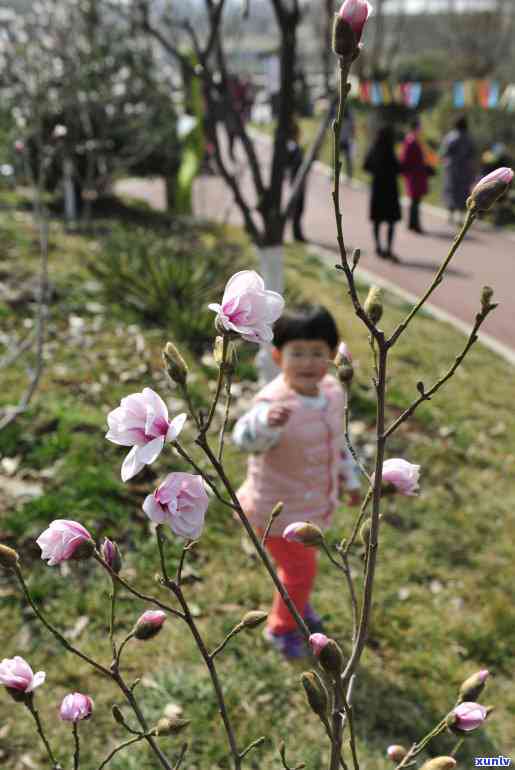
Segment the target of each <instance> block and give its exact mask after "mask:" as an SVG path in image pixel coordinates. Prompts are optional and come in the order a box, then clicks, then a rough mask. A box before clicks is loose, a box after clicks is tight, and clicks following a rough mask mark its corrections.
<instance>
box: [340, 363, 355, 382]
mask: <svg viewBox="0 0 515 770" xmlns="http://www.w3.org/2000/svg"><path fill="white" fill-rule="evenodd" d="M336 376H337V377H338V379H339V380H340V382H341V384H342V385H350V384H351V382H352V380H353V377H354V367H353V366H352V364H350V363H347V364H342V365H341V366H339V367H338V369H337V371H336Z"/></svg>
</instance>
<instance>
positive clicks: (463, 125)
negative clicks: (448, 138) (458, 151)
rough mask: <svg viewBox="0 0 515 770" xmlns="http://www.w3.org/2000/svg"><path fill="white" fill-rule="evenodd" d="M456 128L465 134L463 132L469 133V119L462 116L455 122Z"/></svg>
mask: <svg viewBox="0 0 515 770" xmlns="http://www.w3.org/2000/svg"><path fill="white" fill-rule="evenodd" d="M454 127H455V128H456V129H457V130H458V131H462V132H463V131H467V129H468V123H467V118H466V117H465V115H462V116H461V118H458V119H457V120H456V122H455V124H454Z"/></svg>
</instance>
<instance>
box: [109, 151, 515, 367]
mask: <svg viewBox="0 0 515 770" xmlns="http://www.w3.org/2000/svg"><path fill="white" fill-rule="evenodd" d="M236 173H238V174H239V175H240V176H241V179H242V182H243V184H244V189H245V191H246V194H247V196H248V198H249V200H251V194H252V186H251V184H250V178H249V176H248V174H247V173H246V171H245V166H244V165H243V162H242V166H241V167H240V168H237V169H236ZM247 182H248V183H247ZM331 184H332V183H331V181H330V179H329V178H328V174H327V170H326V168H325V167H324V166H322V164H318V163H317V164H316V165H315V168H314V169H313V170H312V172H311V174H310V176H309V182H308V191H307V197H306V207H305V215H304V232H305V234H306V237H307V238H309V240H310V241H311V242H312V243H313V244H316V245H317V246H320V247H323V248H324V249H326V250H329V251H330V252H333V254H331V253H327V252H325V254H326V256H327V258H328V261H329V262H330V263H331V264H333V263H335V262H337V261H338V256H337V243H336V234H335V233H336V230H335V224H334V213H333V208H332V199H331ZM118 189H119V190H120V191H121V192H124V193H125V194H130V195H135V196H137V197H140V198H145V199H146V200H148V201H149V202H150V203H151V204H152V205H154V206H156V207H159V208H161V207H163V204H164V191H163V185H162V184H161V182H160V181H159V180H155V181H152V180H127V181H125V182H122V183H120V185H118ZM341 206H342V211H343V218H344V234H345V238H346V245H347V247H349V246H352V247H359V248H360V249H361V255H362V256H361V260H360V268H361V272H362V277H363V279H364V280H365V281H366V282H369V281H371V280H376V279H379V280H383V281H385V282H386V283H385V285H386V286H387V287H388V286H390V287H391V288H392V289H394V290H395V289H397V288H398V289H400V290H401V291H402V292H404V293H406V292H407V293H408V294H407V298H408V299H410V298H412V297H418V296H420V295H421V294H423V292H424V291H425V289H426V288H427V286H428V284H429V283H430V281H431V277H432V275H433V274H434V272H435V270H436V269H437V268H438V266H439V265H440V263H441V262H442V260H443V259H444V258H445V256H446V254H447V251H448V248H449V246H450V243H451V241H452V238H453V237H454V234H455V229H453V228H452V227H451V226H450V225H448V224H447V221H446V216H445V212H443V211H440V210H439V209H434V208H433V207H429V206H426V207H424V208H423V212H422V224H423V227H424V228H425V230H426V231H427V234H426V235H424V236H420V235H416V234H413V233H411V232H409V231H408V230H407V229H406V227H405V226H404V224H403V223H400V224H399V225H398V227H397V232H396V240H395V252H396V253H397V254H398V256H399V258H400V259H401V260H402V262H401V264H398V265H396V264H393V263H390V262H387V261H385V260H382V259H378V258H377V257H376V256H375V253H374V243H373V238H372V232H371V227H370V223H369V221H368V193H367V190H366V189H363V188H362V187H361V186H360V187H354V186H352V187H349V186H348V185H346V184H342V191H341ZM194 207H195V213H196V214H197V215H198V216H200V217H205V218H209V219H218V220H223V221H230V222H231V223H237V224H241V217H240V215H239V212H238V210H237V207H236V206H235V205H234V204H233V202H232V195H231V193H230V192H229V190H228V189H227V188H226V187H225V185H224V183H223V182H222V181H221V179H220V178H219V177H217V176H205V177H201V178H199V179H198V181H197V183H196V186H195V194H194ZM359 272H360V270H359V269H358V271H357V274H358V277H359ZM485 284H488V285H490V286H492V287H493V288H494V299H495V301H496V302H499V307H498V308H497V309H496V310H495V311H494V312H493V313H492V314H491V315H490V316H489V317H488V318H487V320H486V322H485V324H484V325H483V327H482V329H483V333H482V335H480V337H481V339H482V341H483V342H484V343H485V344H487V345H489V347H492V348H494V349H496V350H497V351H498V352H499V353H501V354H502V355H503V356H504V357H505V358H507V359H508V360H510V361H511V362H512V363H514V364H515V237H514V236H513V234H510V233H507V232H503V231H497V230H493V229H490V228H487V227H486V226H484V225H482V224H481V223H479V224H477V225H476V224H474V225H473V226H472V230H470V231H469V234H468V235H467V237H466V239H465V241H464V242H463V244H462V245H461V247H460V249H459V250H458V252H457V253H456V255H455V257H454V258H453V261H452V262H451V265H450V267H449V269H448V271H447V273H446V277H445V279H444V281H443V282H442V283H441V284H440V286H439V287H438V288H437V289H436V290H435V292H434V293H433V295H432V296H431V306H432V308H433V309H434V310H435V311H436V312H437V314H440V316H441V317H443V318H444V319H446V320H450V321H451V322H454V323H455V325H457V326H458V327H459V328H462V329H463V330H464V331H466V329H467V328H468V327H470V324H471V323H472V321H473V319H474V316H475V314H476V312H477V310H478V308H479V297H480V294H481V289H482V287H483V286H484V285H485ZM438 311H440V312H439V313H438Z"/></svg>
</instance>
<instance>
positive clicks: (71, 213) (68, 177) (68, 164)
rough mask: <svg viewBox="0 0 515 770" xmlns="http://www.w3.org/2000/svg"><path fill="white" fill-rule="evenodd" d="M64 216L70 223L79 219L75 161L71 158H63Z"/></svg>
mask: <svg viewBox="0 0 515 770" xmlns="http://www.w3.org/2000/svg"><path fill="white" fill-rule="evenodd" d="M63 188H64V218H65V219H66V221H67V222H68V223H70V222H75V220H76V219H77V201H76V200H75V188H74V186H73V163H72V160H71V158H68V157H65V158H64V160H63Z"/></svg>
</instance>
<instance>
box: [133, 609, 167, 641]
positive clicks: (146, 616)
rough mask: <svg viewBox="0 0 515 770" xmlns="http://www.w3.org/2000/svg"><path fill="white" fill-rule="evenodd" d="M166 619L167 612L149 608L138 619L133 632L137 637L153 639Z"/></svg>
mask: <svg viewBox="0 0 515 770" xmlns="http://www.w3.org/2000/svg"><path fill="white" fill-rule="evenodd" d="M165 620H166V612H162V611H161V610H147V612H144V613H143V615H141V617H139V618H138V620H137V621H136V625H135V626H134V630H133V634H134V638H135V639H140V640H144V639H152V637H154V636H156V635H157V634H158V633H159V632H160V631H161V627H162V625H163V623H164V622H165Z"/></svg>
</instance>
